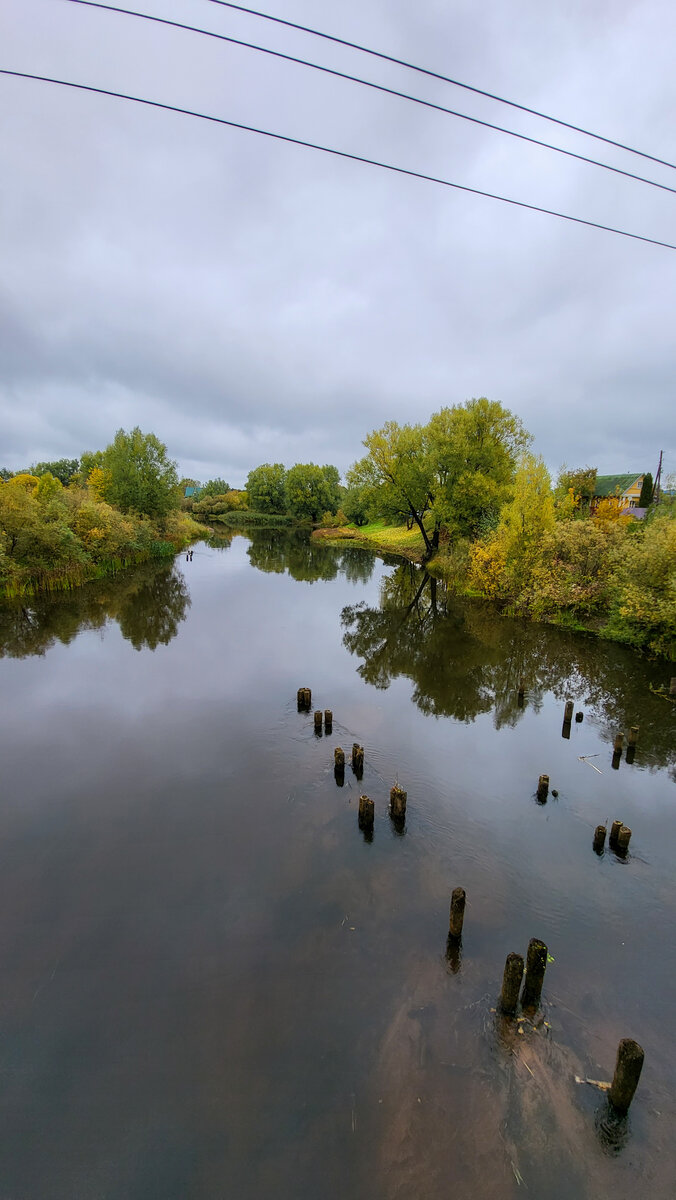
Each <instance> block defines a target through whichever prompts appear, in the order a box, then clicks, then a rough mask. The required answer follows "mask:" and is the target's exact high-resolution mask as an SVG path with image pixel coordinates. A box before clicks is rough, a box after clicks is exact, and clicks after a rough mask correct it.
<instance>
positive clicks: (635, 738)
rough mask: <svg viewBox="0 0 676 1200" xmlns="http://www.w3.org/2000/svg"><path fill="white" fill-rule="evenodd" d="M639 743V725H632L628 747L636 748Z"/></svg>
mask: <svg viewBox="0 0 676 1200" xmlns="http://www.w3.org/2000/svg"><path fill="white" fill-rule="evenodd" d="M637 741H638V725H632V727H631V729H630V730H629V737H628V738H627V745H628V746H635V745H636V743H637Z"/></svg>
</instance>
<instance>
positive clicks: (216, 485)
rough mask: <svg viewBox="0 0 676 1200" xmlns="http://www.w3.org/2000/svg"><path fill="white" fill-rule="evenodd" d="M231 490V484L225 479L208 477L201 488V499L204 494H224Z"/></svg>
mask: <svg viewBox="0 0 676 1200" xmlns="http://www.w3.org/2000/svg"><path fill="white" fill-rule="evenodd" d="M229 491H230V484H229V483H226V481H225V479H221V478H217V479H208V480H207V482H206V483H205V484H204V487H203V488H201V489H200V499H203V498H204V496H224V495H225V493H226V492H229Z"/></svg>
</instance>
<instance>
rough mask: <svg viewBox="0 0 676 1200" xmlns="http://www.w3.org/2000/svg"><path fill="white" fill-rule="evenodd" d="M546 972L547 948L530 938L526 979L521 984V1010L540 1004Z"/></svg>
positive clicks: (535, 939)
mask: <svg viewBox="0 0 676 1200" xmlns="http://www.w3.org/2000/svg"><path fill="white" fill-rule="evenodd" d="M546 970H547V947H546V946H545V944H544V942H541V941H540V939H539V938H531V940H530V942H529V943H528V954H527V956H526V978H525V980H524V984H523V993H522V996H521V1004H522V1007H523V1008H537V1006H538V1004H539V1003H540V995H541V993H542V984H543V982H544V978H545V971H546Z"/></svg>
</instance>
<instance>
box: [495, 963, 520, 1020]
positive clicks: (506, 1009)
mask: <svg viewBox="0 0 676 1200" xmlns="http://www.w3.org/2000/svg"><path fill="white" fill-rule="evenodd" d="M522 978H523V959H522V957H521V955H520V954H508V955H507V961H506V963H505V973H504V975H503V977H502V991H501V992H500V1001H499V1008H500V1011H501V1012H503V1013H506V1014H507V1015H508V1016H511V1015H512V1014H513V1013H515V1012H516V1006H517V1004H518V1001H519V989H520V987H521V980H522Z"/></svg>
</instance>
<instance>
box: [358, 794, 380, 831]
mask: <svg viewBox="0 0 676 1200" xmlns="http://www.w3.org/2000/svg"><path fill="white" fill-rule="evenodd" d="M375 815H376V806H375V804H374V802H373V800H370V799H369V797H368V796H360V797H359V828H360V829H373V822H374V820H375Z"/></svg>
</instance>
